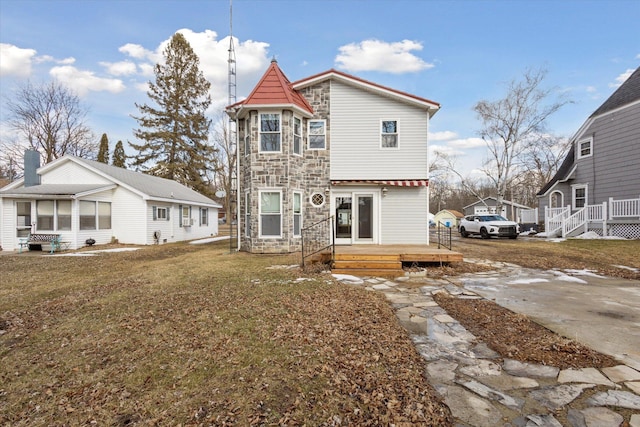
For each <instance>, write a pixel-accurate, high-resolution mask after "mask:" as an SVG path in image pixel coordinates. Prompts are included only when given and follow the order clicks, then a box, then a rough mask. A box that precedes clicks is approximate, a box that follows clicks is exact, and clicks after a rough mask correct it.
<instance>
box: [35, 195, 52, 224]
mask: <svg viewBox="0 0 640 427" xmlns="http://www.w3.org/2000/svg"><path fill="white" fill-rule="evenodd" d="M53 211H54V201H53V200H38V202H37V203H36V226H37V228H38V230H51V231H53Z"/></svg>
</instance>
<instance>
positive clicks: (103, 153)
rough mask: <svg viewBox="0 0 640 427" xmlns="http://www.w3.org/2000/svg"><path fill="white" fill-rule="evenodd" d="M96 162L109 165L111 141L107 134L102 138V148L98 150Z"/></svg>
mask: <svg viewBox="0 0 640 427" xmlns="http://www.w3.org/2000/svg"><path fill="white" fill-rule="evenodd" d="M96 160H98V161H99V162H102V163H105V164H107V165H108V164H109V139H108V138H107V134H106V133H103V134H102V138H100V148H98V158H97V159H96Z"/></svg>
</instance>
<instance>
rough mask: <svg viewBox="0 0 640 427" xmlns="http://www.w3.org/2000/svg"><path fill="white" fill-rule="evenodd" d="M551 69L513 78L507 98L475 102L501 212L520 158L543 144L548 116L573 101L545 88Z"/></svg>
mask: <svg viewBox="0 0 640 427" xmlns="http://www.w3.org/2000/svg"><path fill="white" fill-rule="evenodd" d="M546 75H547V71H546V70H543V69H540V70H528V71H527V72H526V73H525V75H524V77H523V79H522V80H521V81H516V80H513V81H512V82H511V83H510V84H509V86H508V88H507V93H506V95H505V97H504V98H502V99H499V100H497V101H480V102H478V103H477V104H476V105H475V106H474V108H473V109H474V111H475V112H476V114H477V116H478V118H479V119H480V120H481V121H482V125H483V127H482V130H481V132H480V135H481V136H482V139H483V140H484V141H485V142H486V144H487V148H488V149H489V159H488V160H487V162H486V164H485V168H484V173H485V174H486V175H487V177H488V178H489V179H490V180H491V182H492V183H493V186H494V188H495V192H496V199H497V202H496V204H497V205H496V210H497V212H500V211H501V209H502V204H503V200H504V198H505V196H506V193H507V189H508V186H509V184H510V183H511V181H512V179H513V175H514V171H515V169H516V168H517V163H518V161H519V160H521V159H522V158H523V156H525V153H527V151H528V150H530V149H531V148H532V147H534V146H536V145H538V144H540V142H541V140H542V137H541V135H544V134H545V125H546V120H547V119H548V118H549V117H550V116H551V115H552V114H553V113H555V112H556V111H558V110H559V109H560V108H561V107H562V106H564V105H565V104H567V103H568V102H569V101H567V100H564V99H561V98H560V97H557V98H555V99H553V100H550V98H551V97H552V95H553V94H554V91H553V89H544V88H542V82H543V80H544V78H545V77H546Z"/></svg>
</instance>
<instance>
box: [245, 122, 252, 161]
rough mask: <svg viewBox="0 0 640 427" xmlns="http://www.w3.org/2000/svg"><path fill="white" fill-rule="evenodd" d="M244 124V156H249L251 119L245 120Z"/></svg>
mask: <svg viewBox="0 0 640 427" xmlns="http://www.w3.org/2000/svg"><path fill="white" fill-rule="evenodd" d="M244 124H245V129H244V155H245V156H248V155H249V154H251V119H249V118H248V119H246V120H245V121H244Z"/></svg>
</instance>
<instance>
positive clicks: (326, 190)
mask: <svg viewBox="0 0 640 427" xmlns="http://www.w3.org/2000/svg"><path fill="white" fill-rule="evenodd" d="M329 194H331V189H330V188H329V187H327V188H325V189H324V195H325V196H327V197H329Z"/></svg>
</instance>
